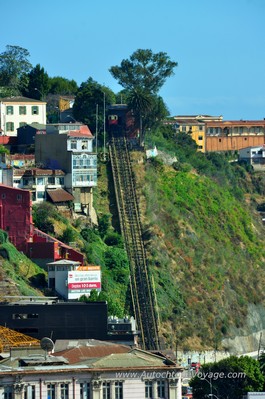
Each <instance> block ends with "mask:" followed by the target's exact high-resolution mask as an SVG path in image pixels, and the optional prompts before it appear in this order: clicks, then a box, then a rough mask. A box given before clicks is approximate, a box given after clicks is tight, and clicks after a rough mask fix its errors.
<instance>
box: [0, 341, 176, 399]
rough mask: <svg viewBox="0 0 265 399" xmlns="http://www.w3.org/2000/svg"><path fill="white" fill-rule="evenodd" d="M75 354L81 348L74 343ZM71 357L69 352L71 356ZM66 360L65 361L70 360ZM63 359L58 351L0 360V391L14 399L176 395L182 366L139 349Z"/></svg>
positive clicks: (167, 398) (141, 398)
mask: <svg viewBox="0 0 265 399" xmlns="http://www.w3.org/2000/svg"><path fill="white" fill-rule="evenodd" d="M79 351H80V353H81V352H82V347H80V348H79ZM72 357H73V356H72ZM69 359H70V360H69ZM76 361H77V360H76V359H75V360H74V359H71V356H68V359H67V358H66V357H64V355H63V352H57V353H54V355H53V356H52V355H50V354H48V353H47V354H46V355H44V354H43V353H42V354H40V355H37V353H36V351H34V355H30V352H29V351H28V352H27V353H26V354H24V355H23V354H20V356H17V357H16V355H15V353H13V354H12V358H11V357H10V358H8V359H6V360H4V361H2V362H1V364H0V379H1V386H0V395H1V396H2V397H3V398H13V399H37V398H43V399H47V398H48V399H136V398H137V399H144V398H146V399H181V373H182V369H181V368H180V367H179V366H177V365H176V364H175V363H174V362H173V361H171V360H170V359H168V358H166V357H164V356H162V355H155V354H152V353H149V352H146V351H142V350H140V349H129V351H128V352H124V353H112V354H109V355H107V356H106V355H105V356H104V355H103V356H102V354H101V353H100V350H98V353H97V354H96V355H94V357H91V358H87V357H85V356H84V355H83V358H82V360H81V361H80V359H79V361H78V362H76Z"/></svg>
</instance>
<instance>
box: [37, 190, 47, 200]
mask: <svg viewBox="0 0 265 399" xmlns="http://www.w3.org/2000/svg"><path fill="white" fill-rule="evenodd" d="M37 198H38V199H44V198H45V191H38V192H37Z"/></svg>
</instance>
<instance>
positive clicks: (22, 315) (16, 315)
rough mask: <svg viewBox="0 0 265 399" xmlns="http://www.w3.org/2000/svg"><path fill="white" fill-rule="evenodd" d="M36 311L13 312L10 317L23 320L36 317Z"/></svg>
mask: <svg viewBox="0 0 265 399" xmlns="http://www.w3.org/2000/svg"><path fill="white" fill-rule="evenodd" d="M38 317H39V315H38V313H13V314H12V319H15V320H25V319H38Z"/></svg>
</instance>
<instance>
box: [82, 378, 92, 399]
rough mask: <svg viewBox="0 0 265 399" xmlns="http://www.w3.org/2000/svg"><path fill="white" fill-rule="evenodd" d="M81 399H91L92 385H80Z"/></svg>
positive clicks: (86, 383) (85, 383)
mask: <svg viewBox="0 0 265 399" xmlns="http://www.w3.org/2000/svg"><path fill="white" fill-rule="evenodd" d="M80 399H90V384H89V382H82V383H81V384H80Z"/></svg>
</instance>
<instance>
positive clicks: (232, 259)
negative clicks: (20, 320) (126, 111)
mask: <svg viewBox="0 0 265 399" xmlns="http://www.w3.org/2000/svg"><path fill="white" fill-rule="evenodd" d="M154 144H156V145H157V147H158V149H159V150H162V153H160V156H159V157H157V158H153V159H150V160H147V159H146V157H145V153H144V152H132V153H131V158H132V162H133V170H134V175H135V181H136V189H137V194H138V197H139V200H140V210H141V217H142V225H143V239H144V242H145V247H146V251H147V255H148V261H149V266H150V271H151V274H152V277H153V280H154V285H155V289H156V297H157V306H158V310H159V319H160V327H161V328H160V330H161V332H162V333H163V335H164V336H165V338H166V339H167V342H168V344H169V345H171V344H172V345H174V344H175V342H176V339H177V341H178V342H179V343H181V346H182V347H183V349H195V348H200V349H202V348H206V347H215V346H219V345H220V342H221V339H222V338H228V337H233V336H234V335H235V334H237V332H236V331H237V330H236V329H241V330H242V331H243V332H244V333H246V334H247V333H248V327H247V326H246V319H247V316H248V313H249V309H250V308H251V307H252V308H253V307H255V306H256V307H258V308H259V309H261V312H263V310H264V305H265V293H264V290H263V287H264V283H265V267H264V258H265V250H264V241H265V240H264V225H263V224H262V222H261V217H260V214H259V213H258V212H257V207H258V205H260V204H262V203H264V202H265V200H264V196H265V176H264V175H263V174H257V173H253V172H252V171H251V169H249V168H247V167H244V166H240V165H238V163H237V162H229V160H230V155H231V154H225V155H221V154H207V155H205V154H201V153H198V152H197V151H196V145H194V142H193V141H192V140H191V139H190V138H189V137H188V136H187V135H186V134H184V135H183V134H179V135H177V136H173V135H172V133H171V132H170V131H169V130H167V129H165V130H164V131H163V130H162V131H159V132H155V133H154V134H152V135H151V134H150V135H149V137H147V146H149V147H150V146H152V145H154ZM232 155H233V157H235V155H234V154H232ZM170 157H172V159H174V160H175V162H174V163H173V164H172V165H169V164H168V159H169V158H170ZM98 175H99V176H98V187H97V188H96V189H95V192H94V206H95V209H96V211H97V216H98V226H91V225H90V224H89V223H88V222H87V220H86V218H85V217H83V218H78V219H75V220H71V219H69V217H65V216H64V215H61V214H58V212H56V210H55V208H54V207H52V205H51V204H48V203H43V204H42V205H39V206H34V209H33V218H34V222H35V224H36V226H37V227H39V228H40V229H41V230H43V231H45V232H47V233H49V234H51V235H53V236H55V237H57V238H58V239H60V240H62V241H64V242H66V243H73V242H74V243H75V246H76V248H77V249H78V250H80V251H82V252H83V253H84V254H85V255H86V261H87V262H88V263H91V264H95V265H101V268H102V272H103V281H102V286H103V291H102V293H101V294H100V296H99V297H98V298H96V299H102V300H107V301H108V304H109V313H110V314H112V315H117V316H123V315H124V314H131V312H132V311H131V306H130V294H129V292H130V291H129V265H128V260H127V256H126V253H125V251H124V248H123V241H122V238H121V236H120V234H119V220H118V213H117V207H116V201H115V195H114V189H113V181H112V175H111V169H110V163H109V162H106V163H105V162H99V170H98ZM2 241H3V242H2V245H1V251H0V254H1V255H2V256H3V257H2V268H1V270H2V281H4V280H5V279H7V278H8V279H9V281H14V282H15V284H14V283H13V285H12V286H13V289H12V290H11V291H12V293H13V295H16V292H20V293H22V294H25V295H29V293H30V294H31V293H32V292H36V291H34V287H38V288H39V289H41V290H42V292H47V289H46V288H45V283H44V277H45V276H44V272H43V271H42V270H41V269H39V268H37V267H36V265H34V264H32V263H31V262H29V263H28V260H26V259H27V258H25V257H23V255H21V254H20V253H17V251H15V249H14V247H12V246H11V244H9V243H8V242H6V240H5V239H4V238H3V239H2ZM21 257H22V258H21ZM11 291H10V294H9V291H8V292H7V293H6V295H11ZM37 292H38V291H37ZM259 328H265V325H264V326H259ZM253 329H254V330H255V326H252V330H253ZM256 331H258V327H257V328H256Z"/></svg>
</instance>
